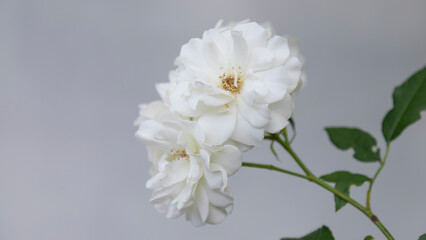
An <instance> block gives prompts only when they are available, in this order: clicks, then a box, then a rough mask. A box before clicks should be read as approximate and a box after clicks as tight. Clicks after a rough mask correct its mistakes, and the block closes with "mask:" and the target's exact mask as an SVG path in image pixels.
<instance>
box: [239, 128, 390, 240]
mask: <svg viewBox="0 0 426 240" xmlns="http://www.w3.org/2000/svg"><path fill="white" fill-rule="evenodd" d="M267 139H270V140H273V141H277V142H278V143H280V145H281V146H282V147H283V148H284V149H285V150H287V152H288V153H289V154H290V155H291V156H292V157H293V159H294V160H295V161H296V163H297V164H298V165H299V166H300V168H301V169H302V170H303V171H304V172H305V174H306V176H304V175H301V174H298V173H295V172H291V171H288V170H284V169H281V168H278V167H275V166H273V165H265V164H257V163H243V166H247V167H255V168H263V169H269V170H273V171H278V172H282V173H287V174H290V175H292V176H295V177H299V178H303V179H306V180H309V181H311V182H314V183H315V184H317V185H319V186H320V187H322V188H324V189H326V190H327V191H329V192H331V193H333V194H334V195H336V196H338V197H339V198H341V199H343V200H345V201H346V202H348V203H349V204H351V205H352V206H354V207H355V208H357V209H358V210H360V211H361V212H362V213H364V215H366V216H367V217H368V218H369V219H370V220H371V221H372V222H373V223H374V224H375V225H376V226H377V227H378V228H379V229H380V231H382V233H383V234H384V235H385V236H386V238H387V239H389V240H394V237H393V236H392V235H391V234H390V233H389V231H388V230H387V229H386V227H385V226H384V225H383V224H382V223H381V222H380V220H379V219H378V218H377V216H376V215H374V213H373V212H372V211H371V209H369V208H367V207H364V206H362V205H361V204H360V203H358V202H357V201H355V200H354V199H352V198H351V197H349V196H348V195H346V194H344V193H342V192H341V191H339V190H337V189H335V188H334V187H332V186H330V185H329V184H327V183H326V182H324V181H322V180H321V179H319V178H317V177H316V176H315V175H314V174H313V173H312V172H311V171H310V170H309V169H308V168H307V167H306V165H305V164H304V163H303V162H302V160H301V159H300V158H299V156H297V154H296V153H295V152H294V151H293V149H292V148H291V146H290V144H289V142H288V141H284V140H283V139H281V138H280V137H279V135H277V134H274V135H271V136H268V137H267ZM388 151H389V147H388V149H387V151H386V155H385V158H384V161H383V162H385V161H386V158H387V155H388ZM383 165H384V163H383ZM381 168H383V166H381V167H380V169H379V170H378V172H377V173H376V175H375V177H374V178H373V180H375V178H376V177H377V175H378V173H380V171H381ZM373 182H374V181H373Z"/></svg>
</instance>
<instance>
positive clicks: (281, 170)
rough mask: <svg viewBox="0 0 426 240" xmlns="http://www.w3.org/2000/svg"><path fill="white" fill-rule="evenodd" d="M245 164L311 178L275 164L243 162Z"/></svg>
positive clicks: (245, 165)
mask: <svg viewBox="0 0 426 240" xmlns="http://www.w3.org/2000/svg"><path fill="white" fill-rule="evenodd" d="M243 166H244V167H252V168H263V169H269V170H272V171H278V172H283V173H287V174H289V175H292V176H295V177H299V178H303V179H307V180H309V178H308V177H306V176H305V175H302V174H298V173H295V172H292V171H288V170H285V169H282V168H279V167H275V166H274V165H267V164H258V163H249V162H243Z"/></svg>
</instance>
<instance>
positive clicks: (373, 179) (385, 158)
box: [366, 143, 390, 209]
mask: <svg viewBox="0 0 426 240" xmlns="http://www.w3.org/2000/svg"><path fill="white" fill-rule="evenodd" d="M389 147H390V144H389V143H388V144H387V145H386V153H385V156H384V157H383V161H381V162H380V166H379V168H378V169H377V171H376V173H375V174H374V177H373V178H372V179H371V180H370V186H369V187H368V191H367V203H366V207H367V209H371V190H372V189H373V185H374V182H375V181H376V178H377V177H378V176H379V174H380V172H381V171H382V169H383V167H384V166H385V164H386V160H387V159H388V155H389Z"/></svg>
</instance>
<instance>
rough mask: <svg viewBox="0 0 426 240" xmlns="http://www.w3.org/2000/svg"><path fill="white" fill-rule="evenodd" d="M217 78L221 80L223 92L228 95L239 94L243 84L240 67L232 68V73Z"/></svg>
mask: <svg viewBox="0 0 426 240" xmlns="http://www.w3.org/2000/svg"><path fill="white" fill-rule="evenodd" d="M219 78H220V79H221V80H222V81H221V87H222V89H223V90H225V91H228V92H230V93H238V92H240V88H241V85H242V83H243V79H242V73H241V67H238V69H235V68H234V67H232V71H230V72H226V73H223V74H222V75H221V76H219Z"/></svg>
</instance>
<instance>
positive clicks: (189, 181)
mask: <svg viewBox="0 0 426 240" xmlns="http://www.w3.org/2000/svg"><path fill="white" fill-rule="evenodd" d="M136 123H137V124H139V130H138V131H137V132H136V136H137V137H138V138H139V139H140V140H141V141H142V142H144V143H145V144H146V146H147V149H148V155H149V156H148V157H149V159H150V161H151V162H152V164H153V165H152V168H151V172H150V174H151V176H152V177H151V179H149V180H148V182H147V183H146V187H147V188H149V189H152V190H153V194H152V198H151V202H152V203H153V204H154V205H155V207H156V208H157V209H158V210H159V211H160V212H162V213H165V214H166V216H167V217H168V218H175V217H178V216H181V215H183V214H184V215H185V216H186V219H187V220H189V221H191V223H192V224H193V225H195V226H201V225H203V224H205V223H208V224H217V223H219V222H221V221H223V220H224V219H225V217H226V216H227V215H229V214H230V213H231V211H232V208H233V197H232V193H231V191H230V189H229V187H228V183H227V181H228V176H230V175H232V174H234V173H235V172H236V171H237V170H238V169H239V168H240V167H241V152H240V151H239V150H238V148H236V147H234V146H231V145H225V146H221V147H210V146H206V145H205V144H204V135H203V132H202V131H201V129H200V128H199V126H198V124H197V122H194V121H187V120H182V119H180V118H179V117H178V115H176V114H172V113H171V112H170V111H169V110H168V108H167V107H166V106H165V105H164V104H163V103H162V102H153V103H151V104H149V105H142V106H141V110H140V117H139V119H138V120H137V121H136Z"/></svg>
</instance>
